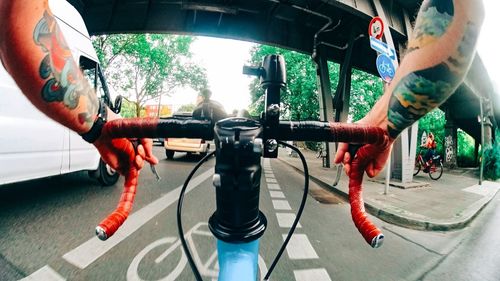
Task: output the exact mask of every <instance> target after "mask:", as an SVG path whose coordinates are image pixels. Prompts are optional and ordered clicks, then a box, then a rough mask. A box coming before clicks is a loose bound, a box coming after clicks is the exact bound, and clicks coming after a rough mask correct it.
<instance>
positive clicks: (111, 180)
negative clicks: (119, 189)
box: [89, 159, 120, 186]
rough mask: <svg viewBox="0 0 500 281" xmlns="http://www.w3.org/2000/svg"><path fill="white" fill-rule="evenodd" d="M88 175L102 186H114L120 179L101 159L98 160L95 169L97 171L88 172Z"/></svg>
mask: <svg viewBox="0 0 500 281" xmlns="http://www.w3.org/2000/svg"><path fill="white" fill-rule="evenodd" d="M89 175H90V176H91V177H93V178H96V179H97V180H98V181H99V182H100V183H101V184H102V185H103V186H110V185H114V184H115V183H116V182H117V181H118V178H119V177H120V174H118V172H116V171H115V170H114V169H113V168H111V167H110V166H109V165H108V164H106V163H104V161H102V159H99V167H97V170H95V171H90V172H89Z"/></svg>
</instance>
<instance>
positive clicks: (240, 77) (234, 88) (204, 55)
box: [164, 36, 255, 112]
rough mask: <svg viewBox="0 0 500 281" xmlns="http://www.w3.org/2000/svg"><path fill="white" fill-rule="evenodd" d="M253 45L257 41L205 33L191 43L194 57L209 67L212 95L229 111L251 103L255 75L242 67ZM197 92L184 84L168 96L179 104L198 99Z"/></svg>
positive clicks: (172, 102)
mask: <svg viewBox="0 0 500 281" xmlns="http://www.w3.org/2000/svg"><path fill="white" fill-rule="evenodd" d="M252 46H255V43H249V42H244V41H237V40H230V39H219V38H213V37H202V36H199V37H197V39H196V41H194V43H192V45H191V51H192V53H193V59H194V60H195V61H197V62H198V63H199V65H201V66H203V67H205V69H206V70H207V78H208V84H209V88H210V90H212V99H213V100H216V101H218V102H220V103H221V104H222V105H223V106H224V107H225V109H226V111H227V112H232V111H233V109H244V108H247V107H248V106H249V105H250V93H249V88H248V87H249V84H250V81H251V80H252V77H249V76H247V75H244V74H243V72H242V71H243V65H245V64H248V63H247V62H248V61H249V60H250V49H251V47H252ZM196 95H197V93H196V92H195V91H194V90H192V89H189V88H187V89H186V88H184V89H181V90H178V91H177V92H176V93H175V94H173V95H172V97H168V98H164V100H165V103H166V104H173V105H174V107H175V106H178V105H182V104H189V103H195V101H196Z"/></svg>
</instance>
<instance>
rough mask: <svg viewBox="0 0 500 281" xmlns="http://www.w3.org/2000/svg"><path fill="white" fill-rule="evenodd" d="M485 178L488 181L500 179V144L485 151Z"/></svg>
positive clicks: (497, 143) (496, 143)
mask: <svg viewBox="0 0 500 281" xmlns="http://www.w3.org/2000/svg"><path fill="white" fill-rule="evenodd" d="M483 157H484V176H485V177H486V178H488V179H492V180H497V179H500V143H499V142H495V144H494V145H493V146H491V147H489V148H486V149H485V150H484V155H483Z"/></svg>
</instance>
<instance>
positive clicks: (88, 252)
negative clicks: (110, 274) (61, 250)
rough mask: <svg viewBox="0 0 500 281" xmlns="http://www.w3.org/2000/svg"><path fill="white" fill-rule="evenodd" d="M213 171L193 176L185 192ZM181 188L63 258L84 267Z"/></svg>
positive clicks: (173, 198) (166, 203) (171, 199)
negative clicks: (111, 231) (107, 236)
mask: <svg viewBox="0 0 500 281" xmlns="http://www.w3.org/2000/svg"><path fill="white" fill-rule="evenodd" d="M213 172H214V171H213V170H212V169H209V170H208V171H206V172H204V173H203V174H201V175H199V176H197V177H196V178H194V179H193V180H192V181H191V183H190V185H189V186H188V188H187V190H186V193H188V192H189V191H191V190H193V189H194V188H196V187H197V186H198V185H200V184H201V183H202V182H204V181H205V180H206V179H208V178H209V177H210V176H211V175H212V174H213ZM181 188H182V185H181V186H179V187H177V188H176V189H174V190H172V191H170V192H169V193H167V194H165V195H163V196H162V197H160V198H158V199H156V200H155V201H153V202H151V203H149V204H148V205H147V206H145V207H143V208H142V209H140V210H138V211H137V212H135V213H133V214H132V215H130V217H129V218H128V219H127V221H126V222H125V223H124V224H123V226H122V227H120V229H119V230H118V231H117V232H116V233H115V235H113V236H111V238H109V239H108V240H106V241H101V240H99V239H98V238H97V237H94V238H91V239H90V240H88V241H87V242H85V243H83V244H81V245H80V246H78V247H76V248H75V249H73V250H71V251H70V252H68V253H67V254H65V255H64V256H63V259H65V260H66V261H67V262H69V263H71V264H72V265H74V266H76V267H78V268H80V269H84V268H86V267H87V266H89V265H90V264H91V263H93V262H94V261H96V260H97V259H98V258H100V257H101V256H103V255H104V254H106V253H107V252H108V251H109V250H111V249H112V248H113V247H114V246H116V245H118V243H120V242H122V241H123V240H125V239H126V238H127V237H128V236H129V235H130V234H132V233H134V232H135V231H136V230H138V229H139V228H141V227H142V226H143V225H144V224H145V223H147V222H148V221H149V220H151V219H152V218H153V217H155V216H156V215H158V214H159V213H160V212H162V211H163V210H165V209H166V208H167V207H168V206H170V205H172V204H173V203H175V202H177V198H178V197H179V193H180V191H181Z"/></svg>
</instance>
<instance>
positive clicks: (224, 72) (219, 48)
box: [163, 0, 500, 112]
mask: <svg viewBox="0 0 500 281" xmlns="http://www.w3.org/2000/svg"><path fill="white" fill-rule="evenodd" d="M483 3H484V5H485V10H486V17H485V21H484V23H483V28H482V31H481V34H480V37H479V42H478V46H477V50H478V53H479V55H480V56H481V58H482V60H483V62H484V64H485V66H486V69H487V70H488V73H489V76H490V78H491V79H492V80H493V83H494V84H496V87H497V89H498V91H500V50H499V47H500V39H499V35H500V32H499V31H498V28H499V27H500V25H499V24H498V22H497V19H496V16H498V15H497V14H496V13H498V11H500V1H498V0H483ZM252 46H255V44H254V43H249V42H243V41H236V40H229V39H219V38H211V37H198V39H197V40H196V41H195V42H194V43H193V44H192V46H191V50H192V52H193V55H194V59H195V60H196V61H198V62H199V63H200V65H202V66H204V67H205V68H206V70H207V75H208V81H209V86H210V89H211V90H212V92H213V96H212V98H213V99H214V100H217V101H219V102H220V103H222V105H224V107H225V109H226V111H227V112H231V111H232V110H233V109H242V108H247V107H248V106H249V105H250V94H249V83H250V81H251V79H252V78H251V77H248V76H246V75H243V74H242V67H243V65H244V64H246V63H247V62H248V60H249V59H250V54H249V53H250V49H251V47H252ZM499 94H500V93H499ZM163 100H164V103H166V104H173V105H174V107H178V106H180V105H182V104H188V103H194V102H195V100H196V92H195V91H194V90H192V89H180V90H178V91H177V92H176V93H175V94H174V95H172V96H171V97H166V98H163Z"/></svg>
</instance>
